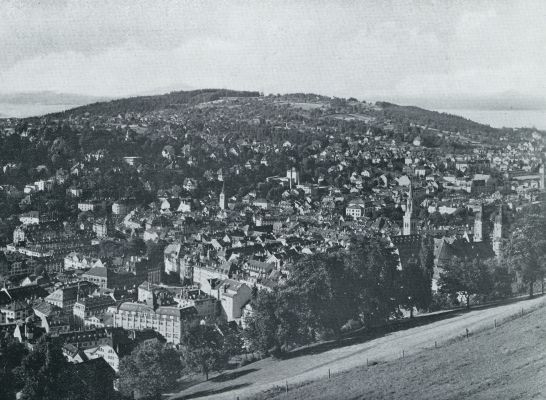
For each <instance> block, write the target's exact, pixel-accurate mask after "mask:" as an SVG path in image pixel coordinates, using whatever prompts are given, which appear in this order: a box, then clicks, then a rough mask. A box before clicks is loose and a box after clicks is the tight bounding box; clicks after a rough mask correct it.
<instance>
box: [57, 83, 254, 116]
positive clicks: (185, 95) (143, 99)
mask: <svg viewBox="0 0 546 400" xmlns="http://www.w3.org/2000/svg"><path fill="white" fill-rule="evenodd" d="M256 96H259V93H258V92H243V91H235V90H224V89H202V90H192V91H179V92H171V93H167V94H162V95H155V96H137V97H129V98H123V99H117V100H112V101H103V102H96V103H93V104H88V105H85V106H81V107H76V108H73V109H70V110H67V111H64V112H60V113H55V114H51V117H62V116H64V115H67V114H72V115H81V114H84V113H89V114H92V115H117V114H125V113H128V112H136V113H146V112H152V111H159V110H163V109H176V108H179V107H180V106H182V105H184V106H188V105H195V104H199V103H203V102H209V101H214V100H218V99H221V98H223V97H256Z"/></svg>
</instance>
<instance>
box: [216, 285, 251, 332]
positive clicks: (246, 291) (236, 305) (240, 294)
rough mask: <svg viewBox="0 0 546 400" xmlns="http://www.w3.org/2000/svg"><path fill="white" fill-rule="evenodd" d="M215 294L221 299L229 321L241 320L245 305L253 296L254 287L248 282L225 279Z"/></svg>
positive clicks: (223, 311) (225, 315)
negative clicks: (249, 285)
mask: <svg viewBox="0 0 546 400" xmlns="http://www.w3.org/2000/svg"><path fill="white" fill-rule="evenodd" d="M213 295H214V296H216V298H217V299H218V300H220V304H221V305H222V316H223V317H224V318H225V319H226V320H227V321H228V322H229V321H239V320H240V319H241V316H242V315H243V308H244V306H245V305H246V304H247V303H248V302H249V301H250V299H251V297H252V289H251V288H250V287H248V285H247V284H246V283H242V282H239V281H236V280H234V279H225V280H224V281H222V282H221V283H220V285H218V287H217V289H216V292H213Z"/></svg>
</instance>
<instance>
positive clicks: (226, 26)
mask: <svg viewBox="0 0 546 400" xmlns="http://www.w3.org/2000/svg"><path fill="white" fill-rule="evenodd" d="M21 4H25V5H21ZM28 4H30V5H28ZM523 4H524V5H523V6H522V5H521V3H519V2H518V3H516V2H493V1H487V0H484V1H476V2H472V3H470V2H460V1H455V0H452V1H446V2H436V1H432V0H431V1H423V2H418V3H415V4H411V2H403V1H394V0H392V1H379V0H377V1H365V2H357V1H333V2H330V1H328V2H326V1H313V0H307V1H299V2H288V1H275V2H273V1H261V2H253V1H252V2H251V1H229V2H228V1H215V2H212V1H200V2H189V1H174V0H164V1H151V0H150V1H146V0H135V1H131V2H129V1H122V0H119V1H113V0H112V1H106V0H97V1H93V2H82V1H75V0H66V1H58V2H51V3H50V2H48V4H45V3H42V2H35V3H20V2H18V1H7V2H3V3H0V18H1V19H2V21H3V23H2V24H0V48H2V50H3V51H2V52H0V91H2V92H20V91H32V90H52V91H58V92H70V93H84V94H92V95H101V96H124V95H130V94H134V93H140V92H146V91H153V90H154V88H172V89H173V90H176V89H177V88H179V87H181V86H185V85H189V86H191V87H196V88H197V87H230V88H237V89H252V90H261V91H265V92H294V91H305V92H320V93H324V94H330V95H338V96H357V97H360V98H367V97H370V96H371V97H376V98H377V97H378V96H379V97H380V96H381V95H393V94H400V95H407V94H416V93H418V94H422V95H428V94H430V95H439V94H443V95H445V94H449V93H454V94H457V93H463V92H465V93H466V92H469V93H482V92H487V93H493V92H497V91H504V90H514V89H516V90H519V91H524V92H526V93H528V94H538V93H539V92H540V93H542V92H543V91H544V88H545V82H546V77H545V75H544V74H543V73H541V71H543V70H544V69H545V67H546V46H544V45H543V43H545V42H546V29H545V28H544V27H543V21H544V20H545V19H546V3H542V2H538V1H537V2H524V3H523ZM4 22H5V23H4Z"/></svg>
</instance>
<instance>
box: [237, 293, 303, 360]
mask: <svg viewBox="0 0 546 400" xmlns="http://www.w3.org/2000/svg"><path fill="white" fill-rule="evenodd" d="M299 299H300V296H299V293H298V292H296V291H294V290H292V289H291V288H290V289H289V288H288V287H283V288H280V287H276V288H274V289H273V290H272V291H268V290H260V291H258V292H257V294H256V296H255V297H254V298H253V299H252V302H251V306H252V314H251V315H250V316H248V317H246V319H245V324H246V327H245V330H244V332H243V335H244V337H245V338H246V340H247V341H248V343H249V344H250V349H251V350H253V351H259V352H262V353H263V354H271V355H273V356H280V355H281V353H282V352H283V351H285V350H287V349H288V348H289V347H290V346H291V345H295V344H301V343H303V342H304V340H303V337H302V335H301V329H303V327H304V326H305V324H304V323H303V322H302V318H300V316H301V311H300V310H299V308H300V307H301V302H300V301H298V300H299Z"/></svg>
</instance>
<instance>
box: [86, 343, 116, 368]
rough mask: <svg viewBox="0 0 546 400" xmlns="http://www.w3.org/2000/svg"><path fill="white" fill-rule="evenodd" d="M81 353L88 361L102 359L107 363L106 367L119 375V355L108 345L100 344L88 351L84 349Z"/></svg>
mask: <svg viewBox="0 0 546 400" xmlns="http://www.w3.org/2000/svg"><path fill="white" fill-rule="evenodd" d="M83 352H84V354H85V357H87V359H88V360H94V359H96V358H102V359H104V361H106V362H107V363H108V365H109V366H110V367H111V368H112V369H113V370H114V371H115V372H116V374H117V373H119V360H120V355H119V354H118V353H117V352H116V350H115V349H114V348H113V347H112V346H110V345H109V344H102V345H100V346H97V347H91V348H89V349H85V350H84V351H83Z"/></svg>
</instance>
